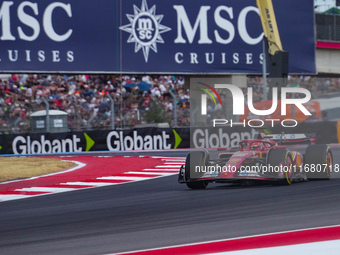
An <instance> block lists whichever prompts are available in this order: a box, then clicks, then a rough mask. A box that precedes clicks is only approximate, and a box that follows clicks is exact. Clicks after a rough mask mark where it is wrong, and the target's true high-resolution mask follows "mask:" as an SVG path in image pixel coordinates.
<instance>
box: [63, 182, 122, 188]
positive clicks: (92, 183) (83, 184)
mask: <svg viewBox="0 0 340 255" xmlns="http://www.w3.org/2000/svg"><path fill="white" fill-rule="evenodd" d="M60 184H62V185H79V186H93V187H97V186H109V185H114V184H117V183H115V182H65V183H60Z"/></svg>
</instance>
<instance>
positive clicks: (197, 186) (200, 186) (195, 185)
mask: <svg viewBox="0 0 340 255" xmlns="http://www.w3.org/2000/svg"><path fill="white" fill-rule="evenodd" d="M187 186H188V188H190V189H205V188H206V187H207V186H208V182H206V181H199V182H187Z"/></svg>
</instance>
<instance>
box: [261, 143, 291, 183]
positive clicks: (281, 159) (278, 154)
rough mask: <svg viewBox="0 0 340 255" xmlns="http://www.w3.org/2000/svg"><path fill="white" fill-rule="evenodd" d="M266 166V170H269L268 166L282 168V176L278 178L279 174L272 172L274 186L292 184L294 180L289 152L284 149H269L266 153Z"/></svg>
mask: <svg viewBox="0 0 340 255" xmlns="http://www.w3.org/2000/svg"><path fill="white" fill-rule="evenodd" d="M267 165H268V169H270V168H269V166H271V167H277V166H282V167H283V170H284V171H283V176H279V173H276V171H274V170H272V171H273V172H272V174H273V178H274V179H275V182H274V184H275V185H290V184H292V182H293V179H294V176H293V175H294V173H293V159H292V155H291V153H290V151H289V150H287V149H284V148H279V149H271V150H270V151H269V153H268V158H267Z"/></svg>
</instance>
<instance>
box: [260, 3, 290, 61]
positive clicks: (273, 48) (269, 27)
mask: <svg viewBox="0 0 340 255" xmlns="http://www.w3.org/2000/svg"><path fill="white" fill-rule="evenodd" d="M256 4H257V7H258V8H259V11H260V17H261V23H262V27H263V31H264V36H265V37H266V39H267V41H268V46H269V48H268V52H269V54H270V55H274V54H275V53H276V52H277V51H283V48H282V44H281V39H280V34H279V29H278V28H277V23H276V18H275V13H274V8H273V3H272V1H271V0H256Z"/></svg>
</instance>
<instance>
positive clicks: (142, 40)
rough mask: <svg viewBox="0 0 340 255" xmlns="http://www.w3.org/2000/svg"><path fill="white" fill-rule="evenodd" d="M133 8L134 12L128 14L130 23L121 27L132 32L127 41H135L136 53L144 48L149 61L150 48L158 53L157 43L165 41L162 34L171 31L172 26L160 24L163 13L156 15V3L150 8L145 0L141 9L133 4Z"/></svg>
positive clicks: (146, 58)
mask: <svg viewBox="0 0 340 255" xmlns="http://www.w3.org/2000/svg"><path fill="white" fill-rule="evenodd" d="M133 10H134V14H126V16H127V18H128V19H129V21H130V24H127V25H124V26H121V27H120V28H119V29H121V30H123V31H125V32H128V33H130V36H129V38H128V40H127V42H128V43H135V53H137V52H138V51H139V50H140V49H142V50H143V54H144V59H145V62H146V63H147V62H148V58H149V52H150V49H152V50H153V51H154V52H156V53H157V43H164V40H163V38H162V36H161V34H162V33H165V32H168V31H170V30H171V28H169V27H166V26H163V25H161V24H160V22H161V21H162V19H163V15H156V6H155V5H154V6H152V7H151V8H150V9H149V8H148V5H147V3H146V0H143V2H142V7H141V9H139V8H138V7H137V6H136V5H133Z"/></svg>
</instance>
